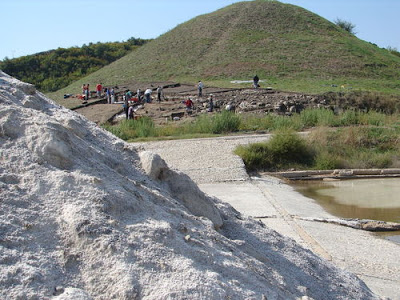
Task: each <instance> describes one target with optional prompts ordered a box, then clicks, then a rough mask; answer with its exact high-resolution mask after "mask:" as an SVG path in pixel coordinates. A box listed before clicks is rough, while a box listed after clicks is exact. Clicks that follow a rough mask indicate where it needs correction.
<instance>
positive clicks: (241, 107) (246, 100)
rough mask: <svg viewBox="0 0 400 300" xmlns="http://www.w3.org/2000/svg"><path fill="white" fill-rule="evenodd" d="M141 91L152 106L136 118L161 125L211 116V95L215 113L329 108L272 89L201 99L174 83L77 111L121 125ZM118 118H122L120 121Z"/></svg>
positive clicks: (216, 91)
mask: <svg viewBox="0 0 400 300" xmlns="http://www.w3.org/2000/svg"><path fill="white" fill-rule="evenodd" d="M158 86H163V87H164V88H163V98H162V101H161V102H159V101H158V100H157V92H156V89H157V87H158ZM138 88H140V89H141V91H142V92H143V91H144V90H145V89H147V88H151V89H152V90H153V93H152V102H151V103H142V104H141V105H137V107H136V114H137V115H139V116H148V117H151V118H152V119H153V121H154V122H155V123H156V124H158V125H162V124H164V123H166V122H167V121H170V120H174V119H175V121H177V122H182V121H187V120H190V119H192V118H194V117H196V116H199V115H200V114H204V113H210V112H208V107H209V99H210V96H211V95H212V96H213V99H214V110H213V112H211V113H215V112H219V111H221V110H224V109H226V107H227V106H228V105H229V106H230V107H231V109H232V110H234V111H235V112H237V113H253V114H254V113H255V114H265V113H278V114H288V115H290V114H292V113H295V112H299V111H301V110H302V109H304V108H306V107H320V106H323V105H325V106H327V103H326V101H324V99H322V98H321V96H311V95H304V94H296V93H290V92H281V91H274V90H272V89H269V88H259V89H253V88H244V89H243V88H242V89H239V88H237V89H229V88H228V89H224V88H214V87H205V88H204V89H203V96H202V97H199V96H198V91H197V87H196V86H193V85H187V84H179V83H172V82H157V83H152V84H143V83H141V84H137V83H136V84H135V83H133V84H129V85H125V86H121V87H115V88H114V89H115V91H116V94H117V99H116V101H117V103H115V104H106V102H105V101H104V100H100V99H97V98H93V99H89V101H88V103H87V104H86V105H87V106H86V107H81V108H77V109H74V110H75V111H77V112H78V113H80V114H82V115H84V116H85V117H86V118H88V119H89V120H91V121H93V122H96V123H98V124H103V123H105V122H107V121H110V122H118V120H121V119H123V118H124V115H123V106H122V95H123V94H124V93H125V92H126V91H127V90H128V89H130V90H131V91H132V93H133V95H136V91H137V89H138ZM188 98H190V99H191V100H192V101H193V103H194V109H193V110H191V111H189V112H188V111H186V108H185V104H184V103H183V102H184V101H185V100H187V99H188ZM117 115H120V116H119V117H117Z"/></svg>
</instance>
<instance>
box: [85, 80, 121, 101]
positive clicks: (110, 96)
mask: <svg viewBox="0 0 400 300" xmlns="http://www.w3.org/2000/svg"><path fill="white" fill-rule="evenodd" d="M103 92H104V95H105V96H106V98H107V103H108V104H111V103H114V102H115V92H114V88H109V87H105V88H104V89H103V85H102V84H101V83H98V84H97V85H96V97H97V98H101V97H102V93H103ZM82 96H83V100H85V101H87V100H89V98H90V85H89V84H83V85H82Z"/></svg>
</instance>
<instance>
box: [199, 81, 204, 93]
mask: <svg viewBox="0 0 400 300" xmlns="http://www.w3.org/2000/svg"><path fill="white" fill-rule="evenodd" d="M203 87H204V85H203V83H202V82H201V81H199V83H198V84H197V89H198V90H199V97H202V96H203Z"/></svg>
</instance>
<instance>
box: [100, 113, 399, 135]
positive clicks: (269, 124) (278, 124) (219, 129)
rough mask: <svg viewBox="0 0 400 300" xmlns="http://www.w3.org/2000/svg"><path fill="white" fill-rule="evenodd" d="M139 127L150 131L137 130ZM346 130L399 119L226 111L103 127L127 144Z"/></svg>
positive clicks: (379, 115)
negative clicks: (187, 118) (140, 140)
mask: <svg viewBox="0 0 400 300" xmlns="http://www.w3.org/2000/svg"><path fill="white" fill-rule="evenodd" d="M138 126H145V127H148V128H147V129H140V133H139V131H138V130H137V127H138ZM345 126H387V127H393V128H396V126H397V127H400V115H386V114H383V113H378V112H375V111H370V112H368V113H364V112H359V111H354V110H346V111H343V112H342V113H340V114H334V113H333V111H331V110H328V109H306V110H304V111H302V112H301V113H300V114H295V115H293V116H290V117H289V116H280V115H272V114H268V115H236V114H234V113H231V112H228V111H224V112H222V113H220V114H215V115H208V114H205V115H202V116H200V117H199V118H196V119H194V120H193V121H192V122H186V123H182V124H179V125H178V124H176V123H174V122H170V123H169V124H168V125H165V126H162V127H157V126H155V125H154V123H153V121H152V120H151V119H150V118H147V117H146V118H141V119H139V120H127V121H123V122H121V123H119V124H116V125H111V124H106V125H105V126H104V127H105V128H106V129H107V130H109V131H111V132H112V133H114V134H115V135H117V136H118V137H120V138H122V139H124V140H134V139H137V138H139V137H140V138H143V137H148V138H153V139H154V138H168V137H170V138H171V137H174V138H182V137H188V136H189V137H196V136H205V135H206V136H212V135H216V134H229V133H237V132H242V133H244V132H272V131H279V130H292V131H301V130H306V129H309V128H313V127H345Z"/></svg>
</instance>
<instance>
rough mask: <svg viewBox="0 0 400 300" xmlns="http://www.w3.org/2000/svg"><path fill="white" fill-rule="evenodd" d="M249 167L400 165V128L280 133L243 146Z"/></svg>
mask: <svg viewBox="0 0 400 300" xmlns="http://www.w3.org/2000/svg"><path fill="white" fill-rule="evenodd" d="M235 153H236V154H237V155H239V156H240V157H241V158H242V159H243V161H244V163H245V165H246V167H247V169H248V170H268V171H276V170H286V169H293V168H294V169H299V168H300V169H305V168H306V169H322V170H325V169H337V168H388V167H400V130H399V129H391V128H377V127H354V126H353V127H346V128H339V129H338V130H335V131H332V130H328V129H327V128H323V127H319V128H317V129H315V130H313V131H312V132H311V133H309V135H308V136H307V137H306V138H301V137H300V136H299V135H297V134H295V133H288V132H285V131H284V132H277V133H276V134H275V135H274V136H273V137H272V138H271V140H270V141H269V142H267V143H255V144H250V145H247V146H239V147H237V148H236V150H235Z"/></svg>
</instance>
